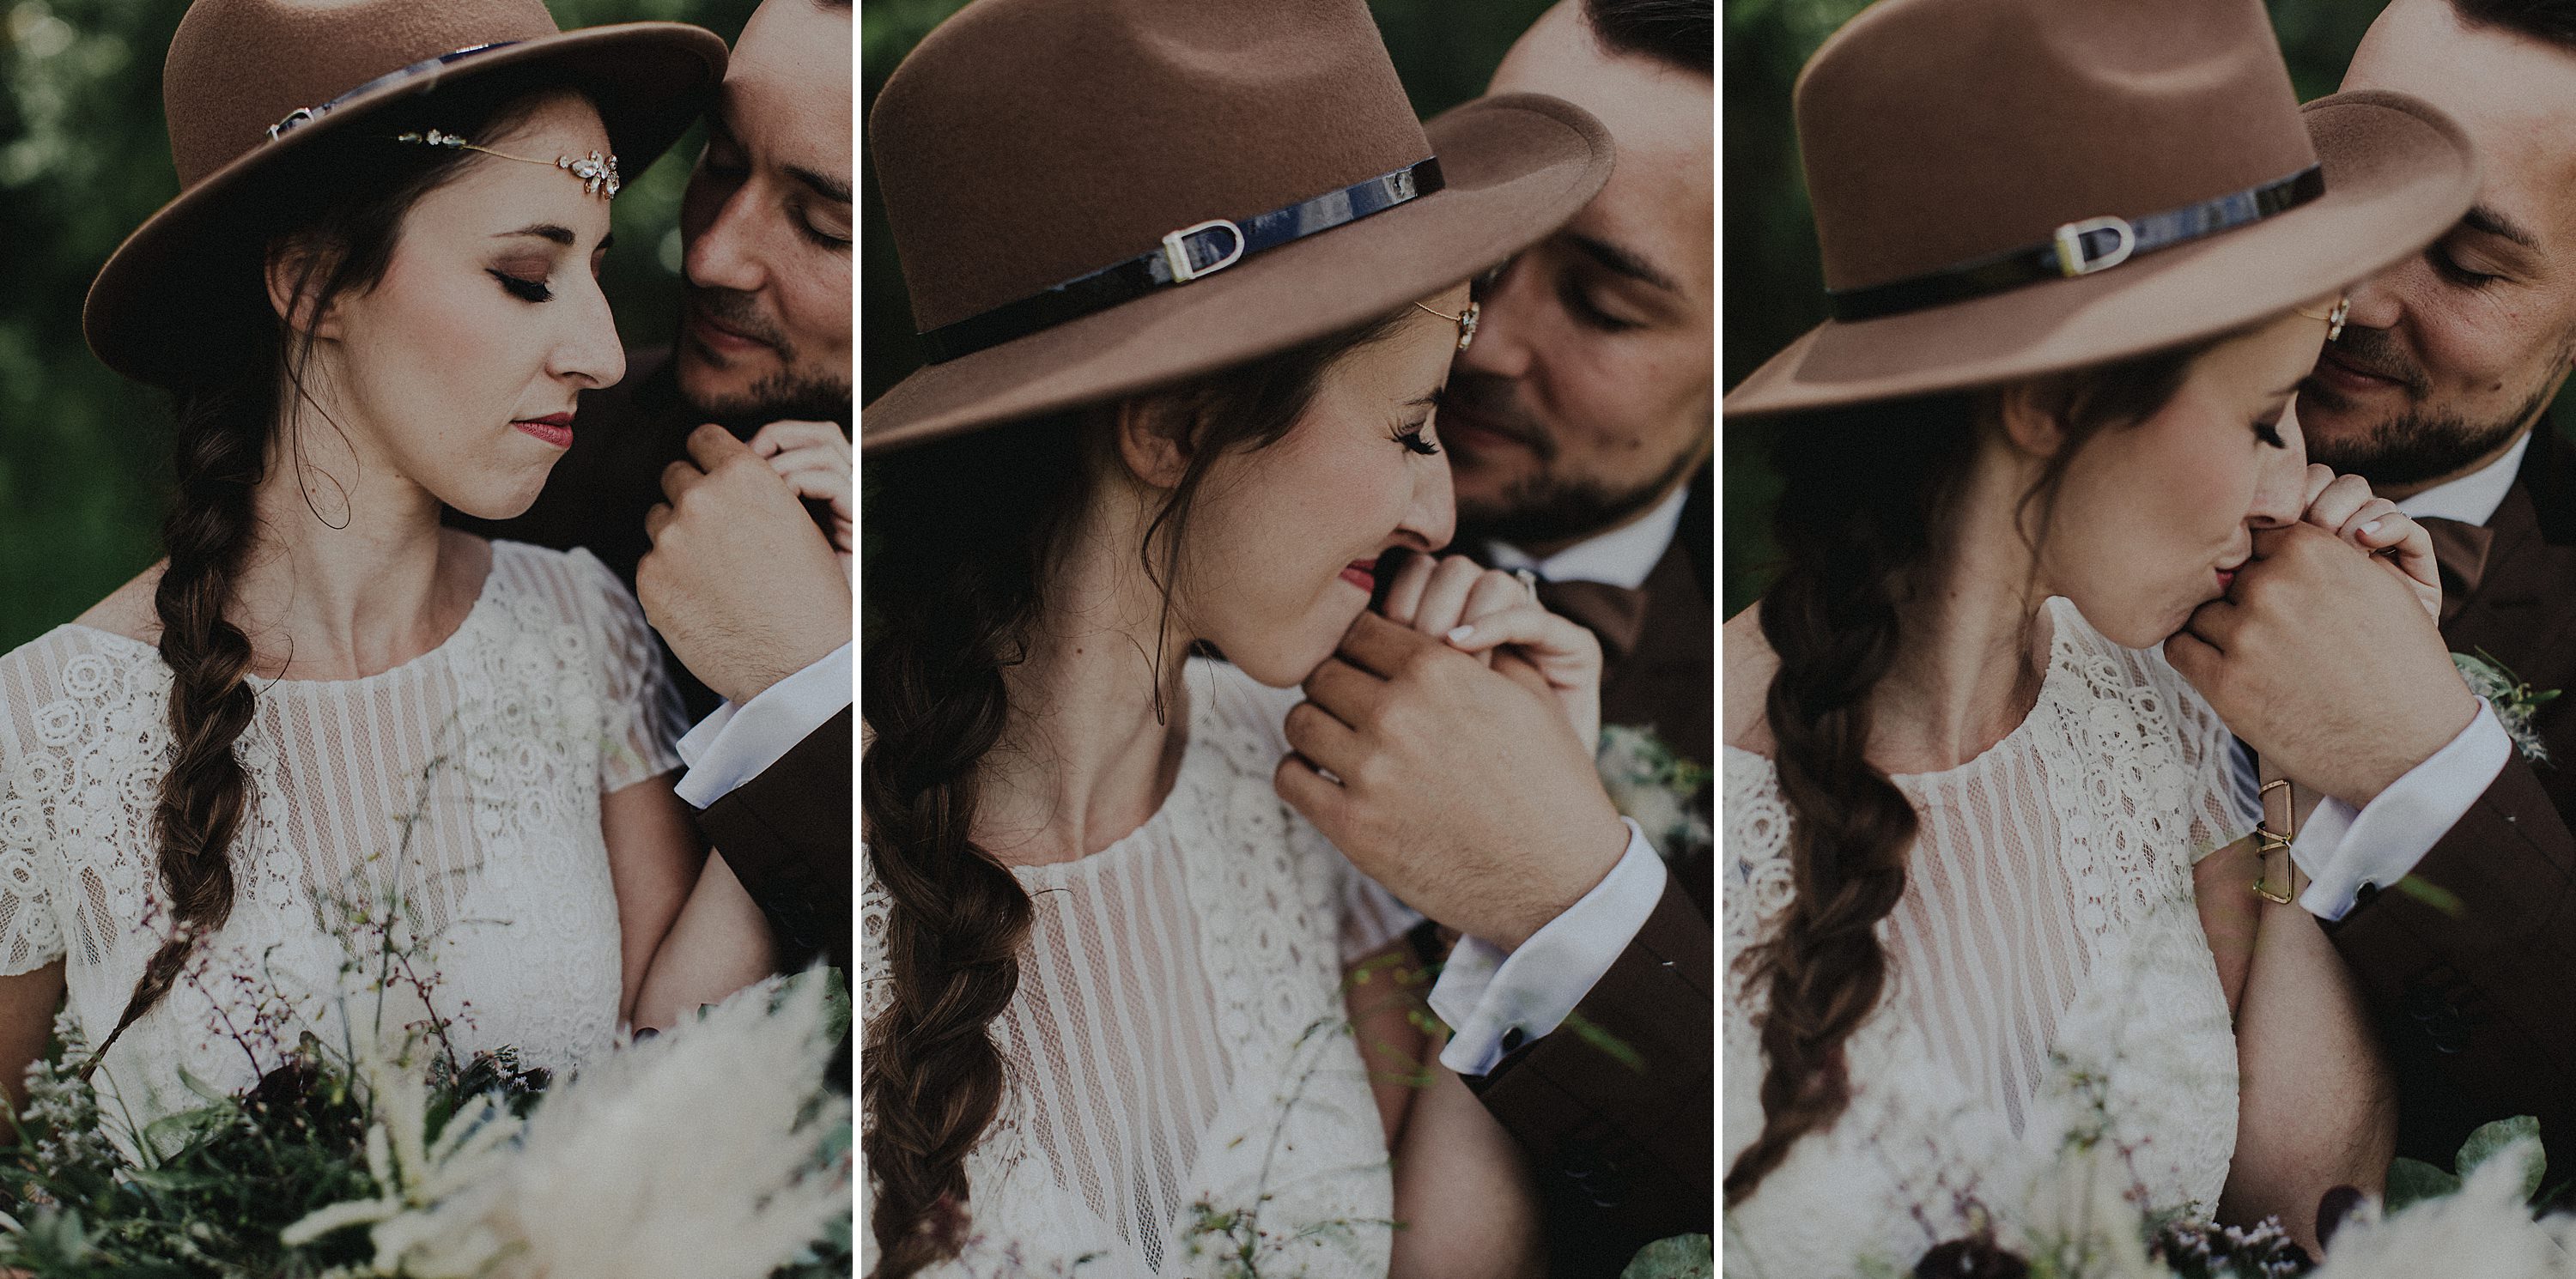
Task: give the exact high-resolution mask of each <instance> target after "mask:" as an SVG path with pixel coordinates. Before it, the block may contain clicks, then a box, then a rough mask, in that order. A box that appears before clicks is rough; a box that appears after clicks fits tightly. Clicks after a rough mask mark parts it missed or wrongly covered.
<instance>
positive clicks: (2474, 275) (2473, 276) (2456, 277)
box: [2424, 246, 2496, 289]
mask: <svg viewBox="0 0 2576 1279" xmlns="http://www.w3.org/2000/svg"><path fill="white" fill-rule="evenodd" d="M2424 256H2425V258H2426V259H2427V260H2429V261H2431V262H2432V264H2433V269H2434V270H2435V271H2438V272H2440V273H2441V275H2442V278H2444V279H2446V280H2449V281H2450V282H2451V283H2453V284H2456V285H2459V286H2461V287H2462V288H2469V289H2483V288H2485V287H2486V286H2488V285H2489V284H2493V283H2494V282H2495V280H2496V277H2495V276H2492V275H2488V274H2485V273H2484V272H2480V271H2472V270H2470V269H2468V268H2467V267H2464V266H2461V265H2460V263H2459V260H2458V259H2456V258H2453V257H2452V256H2451V255H2450V254H2448V253H2444V252H2443V251H2442V250H2441V248H2440V247H2439V246H2435V247H2433V248H2430V249H2426V250H2425V251H2424Z"/></svg>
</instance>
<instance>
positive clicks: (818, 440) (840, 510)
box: [751, 422, 858, 580]
mask: <svg viewBox="0 0 2576 1279" xmlns="http://www.w3.org/2000/svg"><path fill="white" fill-rule="evenodd" d="M751 451H752V452H754V453H757V454H759V455H760V456H762V457H765V458H767V459H769V467H770V469H771V470H773V471H776V472H778V477H779V478H780V479H783V480H785V481H787V484H788V486H789V487H790V488H793V489H795V490H796V495H797V496H798V497H803V498H811V499H813V500H815V501H818V502H827V503H830V504H831V507H832V528H831V536H832V549H833V550H835V551H838V552H839V553H840V556H841V571H842V572H843V573H845V574H846V573H849V572H850V571H851V566H852V556H853V555H854V554H855V553H856V550H857V546H858V536H857V531H856V525H857V522H858V498H857V495H856V493H855V492H854V491H853V490H854V488H855V486H856V483H857V481H856V478H855V476H854V475H853V473H852V470H851V464H850V441H849V437H847V436H845V435H843V434H841V428H840V426H839V425H838V424H836V423H832V422H772V423H770V424H769V425H767V426H764V427H762V428H760V433H759V434H757V435H754V436H752V437H751ZM853 580H855V579H853Z"/></svg>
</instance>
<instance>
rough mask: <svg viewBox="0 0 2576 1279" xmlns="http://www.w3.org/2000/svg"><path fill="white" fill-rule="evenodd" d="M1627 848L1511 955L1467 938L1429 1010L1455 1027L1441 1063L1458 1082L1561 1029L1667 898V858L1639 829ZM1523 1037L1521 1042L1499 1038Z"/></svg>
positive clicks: (1631, 831)
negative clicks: (1587, 888)
mask: <svg viewBox="0 0 2576 1279" xmlns="http://www.w3.org/2000/svg"><path fill="white" fill-rule="evenodd" d="M1619 820H1620V821H1622V822H1627V825H1628V850H1627V851H1626V852H1624V853H1622V854H1620V855H1619V864H1618V865H1616V866H1613V867H1611V868H1610V873H1609V874H1607V875H1604V876H1602V877H1601V882H1600V883H1598V884H1594V885H1593V886H1592V891H1591V892H1588V893H1585V894H1584V895H1583V897H1582V900H1580V901H1577V902H1575V903H1574V904H1573V905H1572V906H1568V907H1566V909H1565V913H1564V914H1562V915H1559V916H1557V917H1556V918H1554V919H1551V920H1549V921H1548V922H1547V923H1546V925H1545V926H1543V927H1541V928H1540V929H1539V930H1538V931H1537V932H1535V933H1532V934H1530V938H1529V940H1528V941H1525V942H1522V943H1521V946H1520V949H1518V950H1515V951H1512V952H1511V953H1509V954H1505V953H1504V952H1503V950H1502V948H1501V947H1499V946H1496V945H1494V944H1492V943H1491V942H1488V941H1485V940H1484V939H1482V938H1478V937H1461V938H1459V939H1458V944H1457V945H1456V946H1455V947H1453V948H1451V950H1450V952H1449V962H1448V964H1447V965H1446V966H1444V967H1443V968H1442V969H1441V970H1440V980H1439V981H1437V982H1434V983H1432V986H1431V998H1430V1002H1431V1011H1433V1012H1435V1013H1437V1014H1439V1015H1440V1020H1442V1021H1444V1022H1447V1023H1448V1024H1449V1025H1451V1026H1454V1027H1456V1028H1457V1029H1456V1032H1455V1033H1454V1034H1452V1035H1451V1036H1450V1037H1449V1046H1448V1047H1446V1048H1443V1049H1441V1050H1440V1064H1441V1065H1444V1066H1447V1067H1448V1068H1449V1069H1451V1070H1454V1071H1457V1072H1458V1073H1459V1074H1461V1075H1482V1074H1486V1073H1487V1072H1489V1071H1491V1070H1493V1068H1494V1064H1495V1063H1496V1062H1499V1061H1501V1060H1502V1059H1503V1054H1504V1053H1505V1052H1507V1051H1509V1050H1510V1049H1512V1048H1517V1047H1519V1046H1520V1044H1521V1043H1522V1042H1524V1041H1526V1040H1530V1039H1536V1038H1538V1037H1539V1036H1541V1035H1544V1034H1547V1033H1549V1032H1550V1031H1553V1030H1555V1029H1556V1028H1557V1027H1558V1026H1560V1025H1563V1024H1564V1022H1565V1018H1566V1016H1567V1014H1569V1013H1572V1012H1573V1011H1574V1006H1575V1005H1576V1004H1580V1003H1582V1002H1583V998H1584V996H1586V995H1589V994H1591V993H1592V985H1593V983H1594V982H1597V981H1600V980H1601V975H1602V974H1603V973H1606V972H1609V971H1610V966H1611V965H1613V964H1616V963H1618V962H1619V956H1620V955H1621V954H1622V953H1624V952H1626V950H1627V949H1628V943H1630V942H1632V941H1635V940H1636V938H1637V932H1638V930H1639V929H1642V928H1644V927H1645V926H1646V917H1647V916H1649V915H1652V914H1654V913H1655V903H1657V902H1659V901H1662V900H1663V897H1664V875H1665V871H1664V859H1663V858H1661V857H1658V856H1656V855H1655V847H1654V845H1652V844H1649V843H1647V842H1646V833H1645V832H1644V831H1642V830H1640V829H1638V827H1637V823H1635V822H1633V821H1628V819H1627V818H1625V817H1622V818H1620V819H1619ZM1514 1031H1518V1032H1519V1037H1518V1038H1514V1039H1513V1040H1512V1042H1511V1043H1510V1044H1508V1045H1506V1044H1505V1043H1504V1042H1503V1041H1504V1039H1505V1038H1506V1037H1507V1036H1509V1035H1510V1034H1511V1032H1514Z"/></svg>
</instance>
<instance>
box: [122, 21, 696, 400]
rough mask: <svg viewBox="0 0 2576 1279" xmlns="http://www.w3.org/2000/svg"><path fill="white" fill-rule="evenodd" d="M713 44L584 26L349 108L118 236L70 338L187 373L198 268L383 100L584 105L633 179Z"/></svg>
mask: <svg viewBox="0 0 2576 1279" xmlns="http://www.w3.org/2000/svg"><path fill="white" fill-rule="evenodd" d="M725 59H726V51H725V44H724V40H723V39H722V38H721V37H719V36H717V35H716V34H715V33H714V32H712V31H708V30H706V29H704V28H702V27H694V26H690V25H688V24H686V23H679V22H630V23H618V24H614V25H610V26H599V27H585V28H583V29H581V30H578V31H567V32H563V33H561V34H559V35H552V36H542V37H539V38H536V39H533V40H524V41H520V42H518V43H516V44H513V45H509V46H507V47H505V48H500V49H494V50H491V51H490V52H487V53H480V54H477V55H475V56H474V57H473V58H471V59H468V60H464V61H460V62H458V63H455V64H453V65H451V66H449V67H448V68H446V69H445V70H444V71H443V72H442V73H440V74H438V75H436V76H429V77H423V78H421V79H419V80H414V81H407V82H404V83H401V84H396V85H391V86H388V87H386V88H384V89H381V90H378V91H376V92H374V93H370V94H368V95H366V96H363V97H358V98H353V99H351V100H349V101H348V102H345V103H342V104H340V105H339V106H337V107H334V108H332V110H331V112H330V113H329V114H327V115H323V116H320V117H317V118H315V119H314V120H312V121H310V122H308V123H306V124H304V125H302V126H300V127H298V128H296V129H294V130H292V131H290V132H288V133H287V134H285V135H284V136H282V137H280V138H278V139H276V140H275V141H273V142H268V143H264V144H262V145H260V146H256V147H253V148H251V149H250V150H249V151H247V152H245V153H243V154H242V155H241V156H239V157H237V158H235V159H234V160H233V161H232V162H231V163H230V164H227V165H225V166H224V167H222V168H220V169H217V170H216V171H214V172H213V173H211V174H208V175H207V176H206V177H205V179H204V180H203V181H201V182H199V183H197V185H195V186H193V187H190V188H189V189H188V190H186V191H185V192H182V193H181V194H180V195H179V197H178V198H177V199H174V200H172V201H171V202H170V203H168V204H166V205H163V206H162V207H161V209H160V210H159V211H158V212H156V213H154V214H153V215H152V216H151V217H150V218H148V219H146V220H145V221H144V223H143V225H142V226H140V227H137V228H135V230H134V234H132V235H129V236H127V237H126V238H125V243H123V244H121V245H119V246H117V250H116V252H115V253H114V254H112V255H110V256H109V258H108V260H107V265H105V266H104V267H102V268H100V269H99V273H98V278H97V279H95V280H93V281H91V282H90V289H89V297H88V300H87V301H86V302H85V303H84V304H83V306H82V308H81V331H82V333H83V335H84V336H86V337H87V338H88V339H89V347H90V350H91V351H92V352H94V353H95V354H96V355H97V356H98V358H99V359H100V360H101V361H102V362H104V363H105V364H106V365H107V366H108V367H109V368H112V369H114V370H116V371H117V372H119V373H122V374H124V375H125V376H127V377H130V378H133V379H135V380H137V381H140V382H148V383H153V384H156V385H170V384H171V383H173V382H174V381H176V380H179V379H181V378H183V377H184V376H185V374H186V373H187V372H188V371H189V370H191V369H192V368H194V367H195V366H196V363H197V362H196V360H195V359H193V358H192V357H194V356H195V355H196V354H197V353H198V352H199V351H200V350H201V349H202V348H203V347H204V346H205V343H204V342H203V340H202V339H203V334H202V333H200V332H198V331H197V330H198V329H199V328H200V327H201V326H202V325H203V323H204V322H205V317H204V315H203V313H202V312H201V311H200V310H199V309H198V308H196V307H193V306H192V305H191V302H192V301H193V300H194V299H195V298H196V297H197V296H198V294H197V290H199V289H201V288H203V287H205V286H206V284H207V283H208V282H209V280H210V279H212V278H214V273H213V272H212V271H211V270H210V269H209V267H210V265H211V264H212V263H214V262H216V261H217V260H219V259H221V258H222V255H224V254H225V253H227V252H228V251H239V250H241V249H242V248H243V247H244V245H243V240H244V239H245V238H246V237H248V236H251V235H255V234H256V233H257V231H258V229H259V228H260V227H262V226H264V225H268V224H270V223H271V222H272V221H273V220H274V217H275V215H274V213H273V212H271V211H270V210H269V209H268V208H265V207H264V206H263V200H262V197H263V194H264V184H263V179H264V178H268V177H271V176H274V175H275V174H277V173H279V172H280V171H282V170H284V169H285V168H287V167H288V166H292V165H294V164H296V163H298V162H299V161H300V160H302V159H304V158H306V157H307V156H309V155H311V154H312V153H313V152H314V151H315V150H316V149H317V148H316V144H317V143H318V142H320V141H322V140H324V139H327V138H332V137H337V136H340V135H342V134H345V133H346V132H348V130H350V129H351V128H354V127H358V126H360V125H362V124H364V123H365V122H366V121H367V119H368V118H369V117H371V116H374V115H376V114H378V112H379V110H380V109H381V108H382V107H384V106H385V105H386V104H388V103H392V102H397V101H403V100H407V99H410V98H412V97H415V96H417V95H419V94H423V93H428V92H431V91H434V90H438V89H444V88H450V87H453V86H457V85H463V84H473V85H476V86H486V87H493V88H501V89H509V88H514V87H517V86H520V85H524V86H525V88H527V89H529V90H535V89H542V88H572V89H578V90H580V91H582V92H583V93H584V94H586V95H588V96H589V97H590V99H591V101H592V102H593V103H595V104H596V105H597V106H598V108H599V114H600V119H601V121H602V123H604V124H605V125H606V126H607V128H608V138H609V145H610V146H611V147H612V148H613V150H614V153H615V154H616V156H617V157H618V163H619V167H620V168H621V169H622V170H623V171H624V172H626V173H627V174H630V175H633V174H641V173H642V172H643V171H644V170H645V169H646V168H647V167H648V166H650V165H651V164H652V163H653V161H654V160H656V159H659V158H660V157H661V155H662V153H663V152H664V151H667V150H669V149H670V147H671V144H672V143H674V142H676V141H678V140H679V138H680V135H681V134H683V133H686V132H687V131H688V129H689V126H690V125H691V124H692V123H694V122H695V121H696V120H697V118H698V116H699V115H700V114H701V113H702V112H703V111H704V110H705V109H706V106H707V103H708V102H709V101H711V100H712V97H713V94H714V91H715V88H716V86H717V84H718V83H720V82H721V81H722V80H723V79H724V68H725Z"/></svg>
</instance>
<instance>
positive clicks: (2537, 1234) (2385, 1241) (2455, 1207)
mask: <svg viewBox="0 0 2576 1279" xmlns="http://www.w3.org/2000/svg"><path fill="white" fill-rule="evenodd" d="M2526 1140H2528V1139H2526ZM2529 1158H2530V1152H2529V1151H2527V1150H2524V1149H2522V1148H2521V1143H2520V1142H2517V1143H2515V1145H2513V1146H2508V1147H2506V1148H2505V1149H2504V1150H2502V1151H2500V1152H2498V1153H2496V1154H2495V1155H2492V1156H2490V1157H2489V1158H2488V1159H2487V1160H2486V1161H2485V1162H2483V1163H2481V1164H2479V1165H2478V1166H2477V1168H2476V1169H2474V1170H2473V1171H2471V1172H2470V1173H2469V1178H2468V1182H2467V1184H2465V1185H2463V1186H2461V1187H2460V1190H2459V1192H2458V1193H2456V1194H2450V1195H2444V1196H2442V1197H2441V1198H2438V1199H2427V1200H2424V1201H2422V1202H2420V1203H2415V1204H2410V1205H2408V1206H2407V1207H2405V1208H2403V1209H2401V1210H2399V1211H2398V1212H2397V1214H2396V1215H2395V1216H2387V1217H2383V1216H2382V1215H2381V1212H2380V1208H2379V1205H2378V1204H2377V1203H2376V1202H2371V1203H2366V1204H2364V1205H2363V1206H2362V1208H2361V1210H2360V1211H2358V1212H2356V1213H2355V1214H2354V1215H2353V1216H2352V1217H2350V1218H2348V1219H2346V1220H2345V1222H2344V1224H2343V1226H2342V1228H2341V1229H2338V1230H2337V1231H2335V1235H2334V1243H2333V1245H2332V1246H2331V1247H2329V1248H2328V1249H2327V1251H2326V1261H2325V1264H2324V1265H2323V1266H2320V1267H2318V1268H2317V1269H2316V1271H2315V1272H2314V1273H2313V1274H2312V1276H2311V1279H2381V1277H2382V1276H2386V1277H2387V1279H2420V1277H2421V1276H2424V1275H2476V1276H2478V1277H2479V1279H2551V1277H2562V1279H2563V1277H2565V1276H2571V1275H2576V1254H2571V1253H2570V1252H2569V1251H2568V1249H2567V1247H2566V1244H2567V1243H2569V1242H2576V1230H2571V1226H2570V1221H2569V1219H2568V1218H2564V1217H2558V1218H2552V1219H2551V1220H2550V1221H2548V1222H2545V1223H2543V1222H2534V1221H2533V1220H2532V1219H2531V1210H2530V1209H2529V1208H2527V1207H2525V1206H2524V1204H2523V1174H2524V1169H2525V1168H2527V1167H2528V1166H2529V1162H2528V1161H2529Z"/></svg>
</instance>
